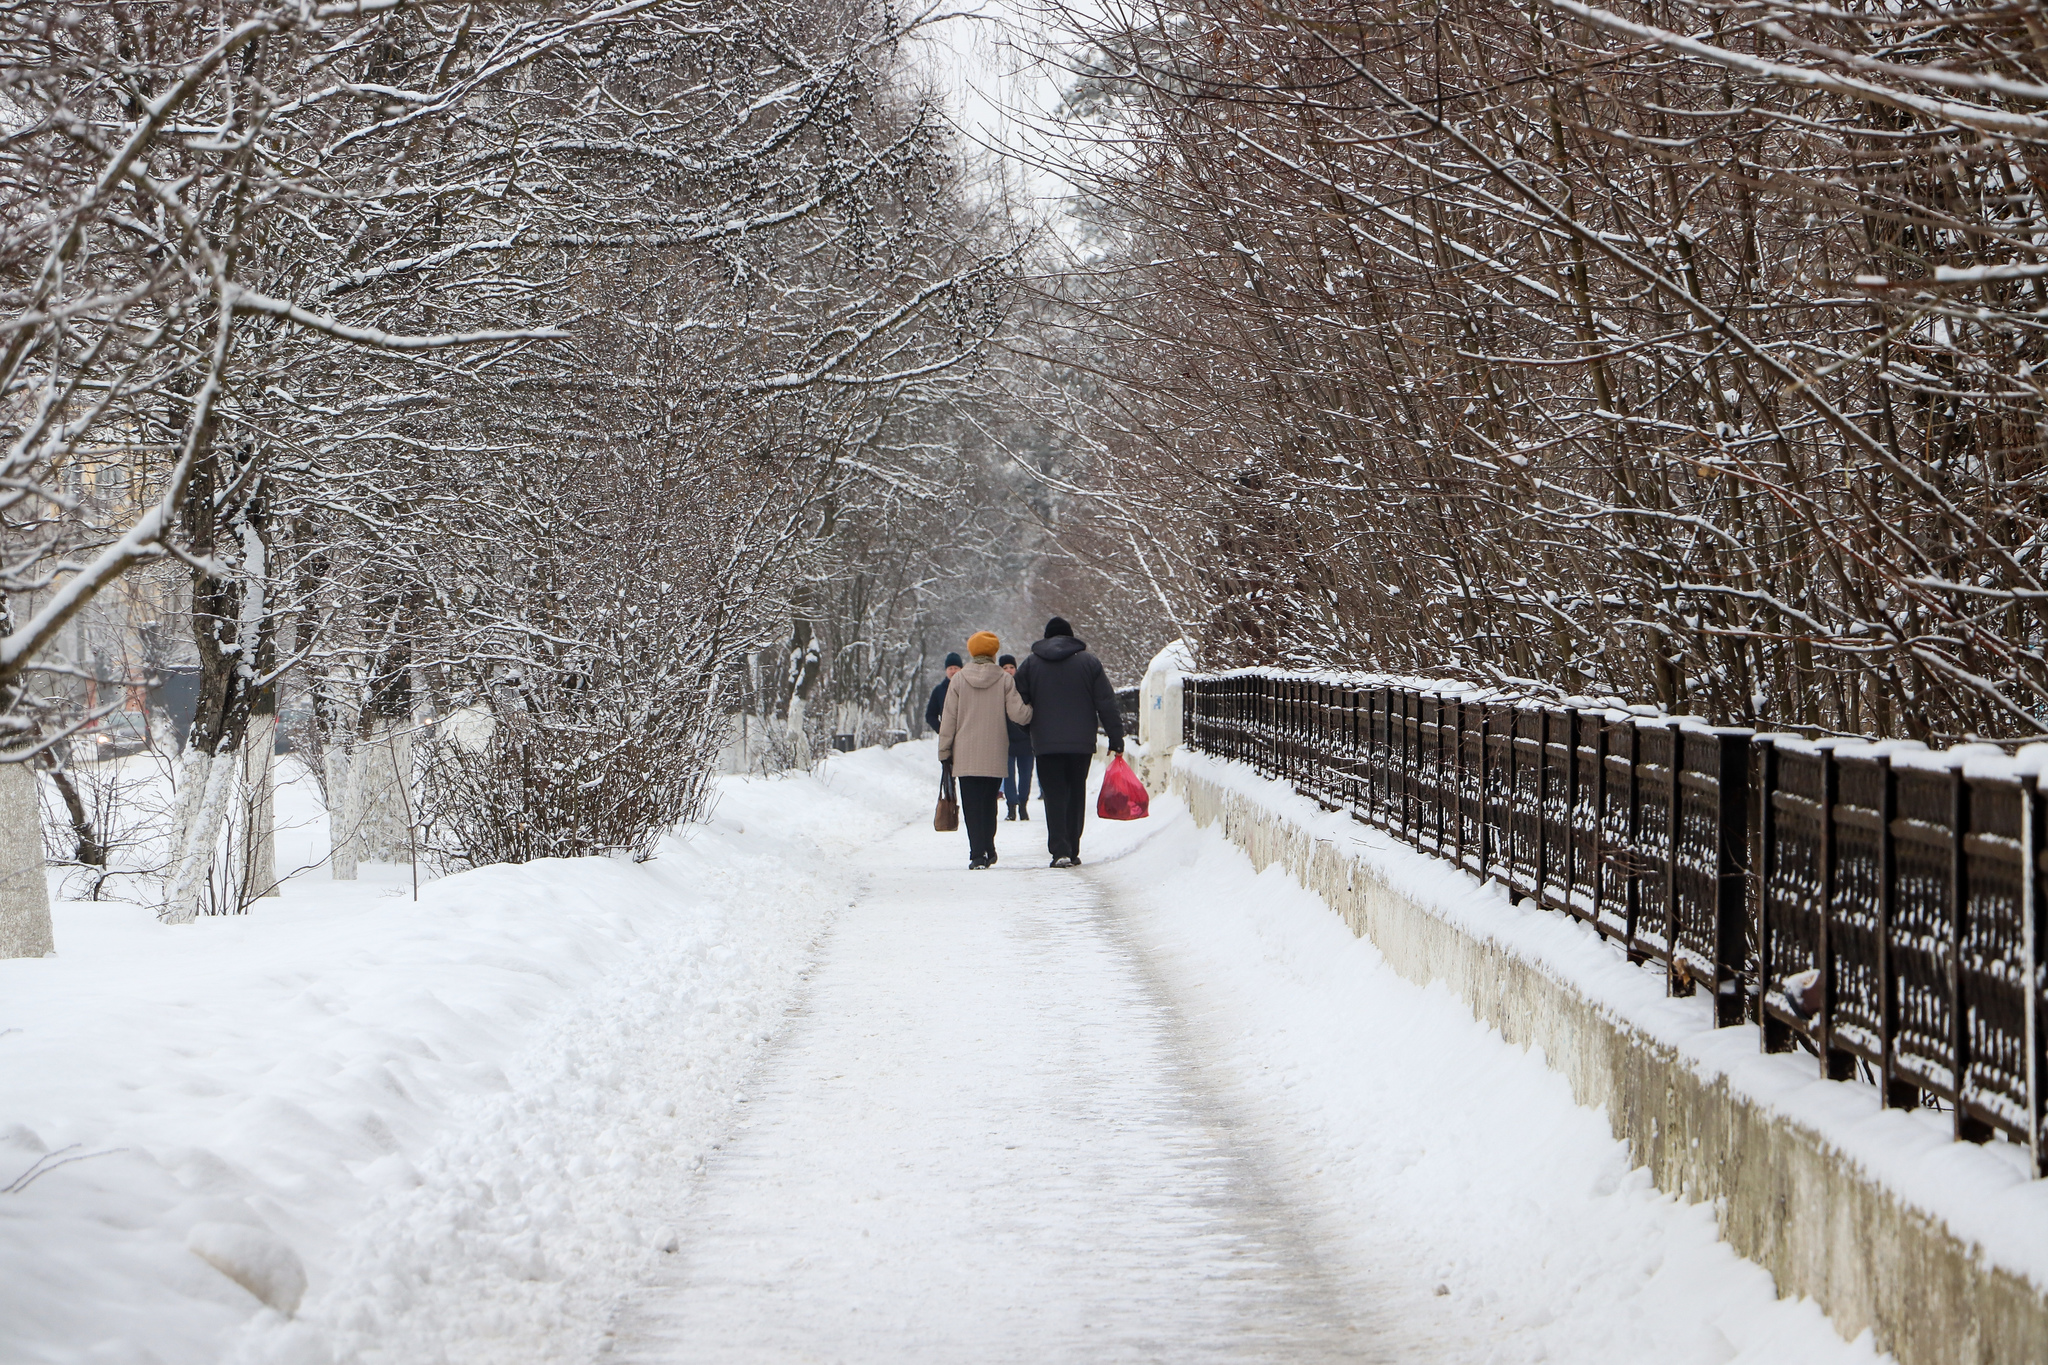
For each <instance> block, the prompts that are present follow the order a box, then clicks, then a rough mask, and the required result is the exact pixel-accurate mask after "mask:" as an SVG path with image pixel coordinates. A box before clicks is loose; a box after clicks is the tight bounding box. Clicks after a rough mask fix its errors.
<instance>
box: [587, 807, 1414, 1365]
mask: <svg viewBox="0 0 2048 1365" xmlns="http://www.w3.org/2000/svg"><path fill="white" fill-rule="evenodd" d="M1040 830H1041V826H1039V825H1037V824H1030V825H1017V826H1012V825H1005V826H1004V827H1003V838H1002V843H1001V847H1002V849H1003V851H1004V853H1005V854H1007V855H1008V856H1009V858H1010V859H1011V860H1012V862H1011V863H1006V864H1003V865H1001V866H1000V867H999V868H998V869H997V870H996V871H995V872H992V873H989V874H980V873H976V874H972V875H970V874H968V873H966V872H964V871H962V870H960V868H959V866H958V864H959V862H960V861H961V860H962V858H963V857H964V854H962V852H961V850H960V849H958V848H956V847H955V844H956V842H958V840H957V839H946V840H939V839H937V838H935V837H934V836H933V835H932V834H931V832H930V831H929V829H923V830H919V829H916V828H912V829H909V830H905V831H903V832H902V833H900V834H898V835H897V836H895V837H894V838H892V839H890V840H888V841H887V842H885V843H884V844H882V845H880V846H879V847H876V848H874V849H873V850H872V851H871V852H870V853H869V854H868V855H867V856H866V859H865V861H866V863H867V864H868V874H869V891H868V894H867V895H866V896H865V897H864V898H863V899H862V900H861V901H860V902H859V903H858V904H857V905H856V906H854V907H853V908H851V909H849V910H848V911H847V912H846V913H845V914H844V915H843V916H842V917H841V919H840V922H839V924H838V927H837V929H836V931H835V933H834V935H833V939H832V941H831V943H830V945H829V946H828V948H827V950H826V953H825V958H824V961H823V963H822V964H821V966H820V967H819V969H818V971H817V974H816V976H815V978H814V980H813V982H812V985H811V989H810V992H809V999H808V1004H807V1007H806V1008H805V1010H804V1011H803V1013H802V1015H801V1016H800V1017H798V1018H797V1019H795V1020H793V1021H792V1023H791V1026H790V1028H789V1031H788V1034H787V1036H786V1040H785V1042H784V1043H783V1045H782V1046H781V1047H780V1048H779V1050H778V1051H777V1053H776V1054H775V1055H773V1056H772V1058H771V1059H770V1061H769V1063H768V1066H767V1068H766V1071H765V1074H764V1075H763V1076H762V1078H761V1079H760V1081H759V1082H758V1083H757V1085H756V1087H755V1089H754V1091H753V1092H752V1093H750V1094H749V1095H748V1096H747V1104H746V1105H745V1108H744V1114H745V1117H744V1118H743V1119H742V1120H741V1121H740V1122H739V1123H738V1125H737V1126H736V1129H735V1131H734V1133H733V1135H732V1137H731V1138H730V1140H729V1141H728V1142H727V1143H726V1145H725V1148H724V1150H723V1151H721V1152H719V1153H716V1154H714V1155H713V1157H712V1159H711V1160H710V1162H709V1163H708V1170H707V1173H706V1175H705V1178H704V1184H703V1188H702V1189H701V1191H700V1194H699V1202H698V1203H697V1205H696V1207H695V1209H694V1212H693V1213H692V1215H691V1216H690V1217H689V1219H688V1220H687V1222H686V1225H685V1231H684V1234H683V1238H682V1247H681V1254H680V1255H679V1256H678V1258H677V1260H678V1262H679V1264H677V1265H676V1266H675V1268H674V1270H673V1271H672V1273H670V1274H669V1275H668V1276H666V1277H665V1278H664V1280H663V1281H662V1282H661V1283H659V1284H657V1285H655V1286H653V1287H651V1288H650V1289H649V1290H647V1291H646V1292H644V1293H643V1294H642V1295H641V1296H639V1298H638V1299H637V1301H636V1302H634V1303H633V1304H632V1305H631V1306H630V1307H629V1308H628V1309H627V1310H626V1311H625V1312H624V1313H623V1314H622V1316H621V1319H620V1321H619V1324H618V1332H619V1338H618V1343H617V1347H616V1351H615V1358H622V1359H626V1360H631V1361H644V1362H682V1361H689V1362H703V1363H705V1365H709V1363H710V1362H742V1361H745V1362H763V1363H766V1362H779V1361H814V1360H816V1361H828V1360H829V1361H845V1362H870V1361H872V1362H890V1361H906V1362H908V1361H931V1362H947V1363H948V1365H959V1363H960V1362H989V1363H990V1365H994V1363H995V1362H1008V1361H1016V1362H1054V1361H1081V1360H1086V1361H1091V1362H1095V1361H1100V1362H1111V1361H1150V1360H1164V1359H1172V1360H1176V1361H1190V1362H1195V1361H1218V1362H1221V1361H1232V1362H1236V1361H1246V1362H1250V1361H1276V1362H1277V1361H1297V1362H1320V1361H1338V1360H1343V1361H1351V1360H1369V1359H1381V1358H1384V1357H1382V1356H1379V1355H1378V1354H1376V1353H1375V1352H1374V1351H1373V1349H1372V1337H1373V1334H1372V1333H1371V1332H1370V1331H1369V1330H1368V1329H1365V1328H1363V1327H1362V1326H1361V1325H1360V1324H1359V1323H1357V1322H1356V1321H1355V1319H1354V1316H1353V1315H1354V1314H1355V1313H1356V1312H1357V1311H1358V1310H1359V1308H1360V1307H1361V1305H1358V1304H1356V1303H1350V1302H1347V1295H1346V1294H1345V1293H1344V1292H1343V1291H1342V1290H1341V1289H1340V1288H1339V1287H1338V1285H1337V1284H1336V1283H1335V1282H1334V1281H1333V1279H1332V1278H1331V1277H1330V1276H1329V1275H1328V1274H1326V1273H1325V1271H1324V1269H1323V1267H1322V1266H1321V1265H1320V1264H1319V1263H1318V1259H1317V1253H1316V1251H1315V1249H1314V1247H1313V1246H1312V1245H1311V1244H1310V1241H1309V1239H1308V1238H1306V1237H1304V1235H1303V1234H1302V1231H1301V1227H1302V1222H1303V1220H1302V1219H1301V1218H1300V1217H1299V1216H1298V1215H1297V1213H1296V1211H1295V1210H1293V1209H1290V1208H1289V1207H1288V1206H1287V1205H1286V1203H1285V1202H1284V1201H1283V1200H1282V1199H1281V1198H1280V1197H1279V1196H1278V1195H1277V1194H1276V1191H1275V1187H1274V1185H1273V1182H1272V1181H1271V1180H1270V1179H1269V1177H1268V1175H1267V1173H1266V1172H1265V1171H1264V1170H1263V1169H1262V1166H1261V1163H1260V1161H1259V1160H1258V1157H1257V1148H1256V1145H1255V1144H1253V1143H1250V1142H1248V1141H1246V1140H1245V1139H1244V1137H1243V1135H1242V1133H1241V1132H1239V1131H1238V1124H1237V1122H1236V1121H1235V1118H1234V1116H1233V1115H1232V1113H1231V1112H1230V1110H1229V1106H1228V1105H1227V1104H1226V1103H1225V1102H1224V1101H1222V1100H1221V1099H1219V1097H1218V1096H1216V1095H1214V1094H1212V1093H1210V1092H1208V1091H1207V1090H1205V1089H1204V1088H1203V1086H1202V1084H1201V1082H1200V1079H1199V1071H1198V1069H1197V1068H1195V1067H1193V1066H1191V1065H1190V1064H1189V1059H1188V1057H1187V1055H1186V1044H1185V1040H1184V1038H1183V1037H1182V1035H1181V1030H1180V1028H1179V1025H1178V1023H1177V1019H1176V1015H1175V1013H1174V1011H1173V1010H1172V1009H1170V1008H1169V1007H1168V1005H1167V1004H1166V1002H1165V1000H1164V998H1163V997H1162V994H1161V992H1160V990H1159V989H1158V987H1157V986H1156V985H1155V983H1154V982H1153V981H1152V980H1151V979H1150V977H1149V975H1148V972H1147V969H1146V966H1145V963H1144V960H1143V958H1142V956H1141V955H1140V954H1139V953H1138V951H1137V950H1136V949H1135V947H1134V946H1133V944H1132V943H1131V941H1130V939H1129V936H1128V934H1127V932H1126V930H1125V928H1124V926H1123V925H1122V924H1121V923H1120V921H1119V919H1118V918H1117V916H1115V915H1114V914H1113V913H1112V912H1111V910H1110V909H1109V908H1108V906H1107V905H1106V904H1105V899H1104V896H1103V894H1102V892H1101V890H1100V889H1099V888H1098V887H1097V885H1096V884H1095V883H1094V882H1093V881H1092V880H1091V879H1090V878H1089V876H1088V875H1087V873H1086V872H1085V871H1084V872H1082V873H1075V872H1071V871H1053V870H1050V869H1046V868H1044V867H1043V866H1042V864H1043V861H1044V855H1043V853H1042V852H1036V853H1035V854H1034V851H1033V850H1034V846H1035V845H1036V841H1037V839H1038V838H1039V837H1040ZM1015 863H1022V864H1025V865H1026V866H1027V867H1029V868H1030V869H1031V870H1015V869H1014V868H1013V866H1012V864H1015Z"/></svg>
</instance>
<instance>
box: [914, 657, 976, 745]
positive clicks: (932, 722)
mask: <svg viewBox="0 0 2048 1365" xmlns="http://www.w3.org/2000/svg"><path fill="white" fill-rule="evenodd" d="M966 666H967V661H966V660H965V659H963V658H961V657H960V653H959V651H958V650H955V651H954V652H953V653H951V654H948V655H947V656H946V676H945V677H943V678H941V679H939V685H938V686H937V687H934V688H933V689H932V699H931V700H930V701H928V702H926V703H925V704H924V725H925V728H926V729H927V730H930V731H931V732H932V733H933V734H937V733H938V732H939V717H940V716H941V715H943V714H945V710H946V684H947V683H949V682H951V681H953V675H954V674H955V673H958V672H959V671H960V670H961V669H963V668H965V667H966Z"/></svg>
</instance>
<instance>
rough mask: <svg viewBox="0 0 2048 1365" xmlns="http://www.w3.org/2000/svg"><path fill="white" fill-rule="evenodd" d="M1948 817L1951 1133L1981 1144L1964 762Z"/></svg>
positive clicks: (1984, 1127)
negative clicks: (1968, 963) (1973, 1065)
mask: <svg viewBox="0 0 2048 1365" xmlns="http://www.w3.org/2000/svg"><path fill="white" fill-rule="evenodd" d="M1948 780H1949V799H1948V819H1949V832H1950V833H1951V834H1952V835H1953V836H1954V838H1953V839H1952V840H1951V842H1950V844H1949V873H1948V908H1949V917H1948V1027H1949V1051H1950V1057H1949V1080H1950V1083H1951V1084H1952V1085H1953V1086H1954V1088H1955V1101H1956V1106H1955V1121H1956V1122H1955V1135H1956V1141H1958V1142H1984V1141H1988V1140H1989V1139H1990V1137H1991V1126H1990V1125H1989V1124H1987V1123H1985V1122H1984V1121H1983V1120H1981V1119H1973V1118H1971V1117H1970V1111H1969V1107H1968V1096H1969V1093H1970V1029H1969V1021H1968V1020H1967V1019H1966V1018H1965V1017H1964V1013H1963V1012H1964V1010H1965V1009H1966V1008H1967V1006H1968V1001H1967V1000H1966V999H1965V998H1964V992H1963V927H1964V925H1965V924H1966V923H1967V922H1968V919H1969V914H1970V855H1969V839H1970V783H1969V781H1968V779H1967V778H1966V777H1965V776H1964V775H1963V765H1962V764H1960V763H1958V764H1956V765H1955V766H1954V767H1952V768H1950V769H1949V772H1948Z"/></svg>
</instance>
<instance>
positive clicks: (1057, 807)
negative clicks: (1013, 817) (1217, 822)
mask: <svg viewBox="0 0 2048 1365" xmlns="http://www.w3.org/2000/svg"><path fill="white" fill-rule="evenodd" d="M1017 695H1018V696H1020V697H1022V698H1023V699H1024V700H1025V701H1027V702H1029V703H1030V704H1031V751H1032V753H1033V754H1034V755H1036V756H1037V759H1038V790H1039V792H1040V794H1041V795H1042V796H1043V797H1044V799H1045V846H1046V849H1047V850H1048V851H1049V852H1050V853H1051V854H1052V865H1053V866H1054V867H1075V866H1078V865H1079V864H1080V861H1081V826H1082V825H1083V824H1084V823H1086V821H1087V817H1088V765H1089V763H1090V762H1091V761H1092V760H1093V759H1094V757H1095V726H1096V723H1097V722H1098V721H1099V722H1100V723H1101V725H1102V732H1103V733H1104V734H1106V735H1108V736H1109V751H1110V752H1111V753H1113V754H1120V753H1122V752H1123V751H1124V719H1123V716H1122V715H1121V714H1119V713H1118V711H1117V709H1116V690H1115V689H1114V688H1112V687H1111V686H1110V685H1109V674H1107V673H1105V672H1104V671H1103V668H1102V661H1101V660H1100V659H1098V658H1096V657H1095V656H1094V655H1093V654H1090V653H1089V652H1088V646H1087V645H1085V644H1083V643H1082V642H1081V641H1079V640H1076V639H1075V638H1074V632H1073V629H1072V628H1071V627H1070V626H1068V625H1067V623H1066V622H1065V621H1063V620H1061V619H1060V618H1059V617H1057V616H1055V617H1053V618H1052V620H1050V621H1047V622H1046V623H1045V638H1044V639H1043V640H1040V641H1039V642H1038V643H1037V644H1035V645H1033V646H1031V653H1030V654H1028V655H1026V656H1025V659H1024V662H1023V663H1021V664H1019V665H1018V666H1017Z"/></svg>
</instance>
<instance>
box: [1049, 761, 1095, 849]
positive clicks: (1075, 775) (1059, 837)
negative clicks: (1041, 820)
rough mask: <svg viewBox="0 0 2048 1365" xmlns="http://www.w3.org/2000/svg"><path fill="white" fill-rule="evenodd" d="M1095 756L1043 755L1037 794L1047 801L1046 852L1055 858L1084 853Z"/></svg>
mask: <svg viewBox="0 0 2048 1365" xmlns="http://www.w3.org/2000/svg"><path fill="white" fill-rule="evenodd" d="M1094 761H1095V755H1094V754H1040V755H1039V756H1038V790H1039V791H1040V792H1041V793H1043V794H1044V797H1045V849H1046V852H1048V853H1050V854H1052V856H1053V857H1055V858H1073V857H1077V856H1079V854H1080V852H1081V826H1082V825H1083V824H1084V823H1086V821H1087V819H1088V765H1089V764H1090V763H1092V762H1094Z"/></svg>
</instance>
